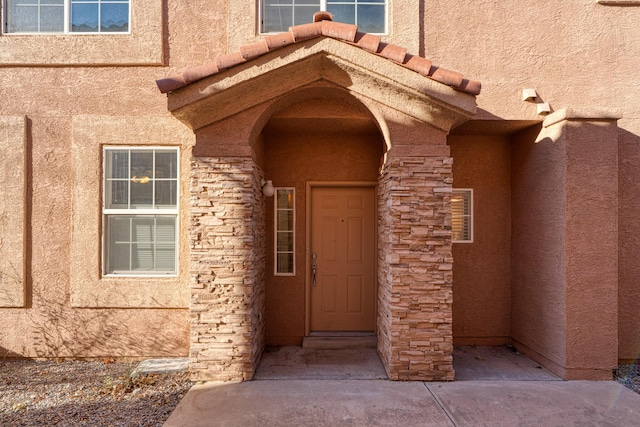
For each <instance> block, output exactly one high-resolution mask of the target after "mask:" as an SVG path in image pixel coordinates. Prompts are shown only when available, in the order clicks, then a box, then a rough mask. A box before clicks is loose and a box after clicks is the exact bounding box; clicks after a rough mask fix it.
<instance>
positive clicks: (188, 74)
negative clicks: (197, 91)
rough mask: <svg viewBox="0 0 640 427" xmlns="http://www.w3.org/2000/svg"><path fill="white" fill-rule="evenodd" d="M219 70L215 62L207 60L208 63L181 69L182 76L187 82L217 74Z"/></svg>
mask: <svg viewBox="0 0 640 427" xmlns="http://www.w3.org/2000/svg"><path fill="white" fill-rule="evenodd" d="M219 71H220V69H219V68H218V65H217V64H216V63H215V62H209V63H208V64H204V65H195V66H193V67H189V68H185V69H184V70H182V77H183V78H184V81H185V82H186V83H187V84H189V83H193V82H197V81H198V80H202V79H204V78H205V77H209V76H212V75H214V74H217V73H218V72H219Z"/></svg>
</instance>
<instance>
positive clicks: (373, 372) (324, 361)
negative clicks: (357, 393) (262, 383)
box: [253, 346, 387, 380]
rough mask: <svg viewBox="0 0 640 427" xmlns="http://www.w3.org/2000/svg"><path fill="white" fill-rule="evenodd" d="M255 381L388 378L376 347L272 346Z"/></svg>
mask: <svg viewBox="0 0 640 427" xmlns="http://www.w3.org/2000/svg"><path fill="white" fill-rule="evenodd" d="M253 378H254V379H255V380H285V379H290V380H294V379H295V380H303V379H304V380H377V379H387V373H386V372H385V370H384V367H383V366H382V362H380V358H379V357H378V353H377V351H376V349H375V348H371V347H361V348H338V349H336V348H323V347H320V348H303V347H293V346H291V347H272V348H267V350H265V352H264V353H263V355H262V361H261V362H260V365H259V366H258V369H257V370H256V373H255V375H254V377H253Z"/></svg>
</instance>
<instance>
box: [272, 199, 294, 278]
mask: <svg viewBox="0 0 640 427" xmlns="http://www.w3.org/2000/svg"><path fill="white" fill-rule="evenodd" d="M294 196H295V190H294V189H293V188H276V197H275V231H276V233H275V234H276V235H275V239H274V240H275V272H274V273H275V275H276V276H293V275H295V210H294V206H295V200H294Z"/></svg>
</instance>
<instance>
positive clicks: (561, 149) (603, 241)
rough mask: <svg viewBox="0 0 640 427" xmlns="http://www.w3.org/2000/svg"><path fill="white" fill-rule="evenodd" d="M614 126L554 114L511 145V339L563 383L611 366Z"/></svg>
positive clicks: (604, 372)
mask: <svg viewBox="0 0 640 427" xmlns="http://www.w3.org/2000/svg"><path fill="white" fill-rule="evenodd" d="M618 118H619V113H617V112H615V111H608V110H599V109H584V110H575V109H564V110H560V111H558V112H556V113H554V114H552V115H550V116H548V117H547V119H546V120H545V121H544V124H543V128H542V131H541V132H540V134H539V135H537V137H536V138H535V141H534V138H532V137H533V136H534V135H528V136H526V138H527V139H528V140H524V139H523V140H520V141H518V142H517V144H516V145H514V156H513V182H512V198H513V200H512V206H513V216H512V218H513V246H512V252H513V258H512V280H513V287H512V337H513V340H514V343H515V344H516V345H517V346H518V348H519V349H520V350H521V351H523V352H524V353H526V354H529V355H530V356H532V357H533V358H534V359H536V360H538V361H540V362H541V363H543V364H544V365H545V366H546V367H547V368H548V369H550V370H551V371H553V372H554V373H556V374H557V375H559V376H561V377H562V378H564V379H585V380H587V379H588V380H611V378H612V371H613V369H614V368H615V367H616V364H617V348H618V345H617V336H618V332H617V331H618V327H617V325H618V323H617V316H618V311H617V298H618V237H617V236H618V208H617V207H618V127H617V122H616V120H617V119H618Z"/></svg>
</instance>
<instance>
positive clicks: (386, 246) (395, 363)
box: [378, 157, 454, 381]
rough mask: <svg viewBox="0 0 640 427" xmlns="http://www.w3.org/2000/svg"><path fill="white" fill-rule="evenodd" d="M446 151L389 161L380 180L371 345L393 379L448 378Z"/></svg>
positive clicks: (449, 181) (449, 269) (448, 196)
mask: <svg viewBox="0 0 640 427" xmlns="http://www.w3.org/2000/svg"><path fill="white" fill-rule="evenodd" d="M452 163H453V159H451V158H450V157H399V158H392V159H390V160H389V162H388V163H387V165H386V166H385V169H384V171H383V174H382V175H381V177H380V180H379V188H378V192H379V202H378V203H379V206H378V209H379V232H378V235H379V236H380V237H379V243H378V254H379V255H378V280H379V291H378V350H379V352H380V354H381V356H382V359H383V364H384V365H385V369H386V370H387V374H388V375H389V378H390V379H392V380H422V381H433V380H435V381H443V380H444V381H450V380H453V377H454V370H453V356H452V352H453V329H452V302H453V294H452V283H453V274H452V269H453V258H452V251H451V249H452V248H451V190H452Z"/></svg>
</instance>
